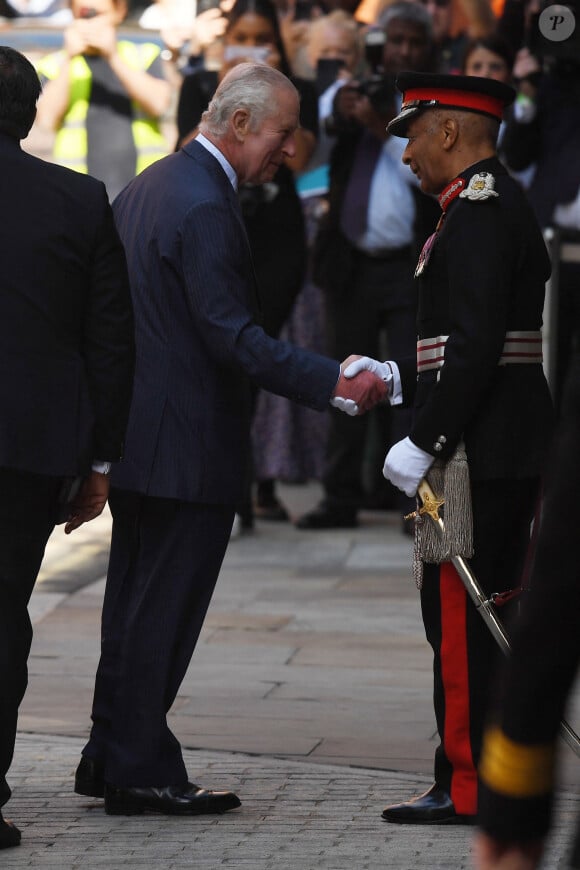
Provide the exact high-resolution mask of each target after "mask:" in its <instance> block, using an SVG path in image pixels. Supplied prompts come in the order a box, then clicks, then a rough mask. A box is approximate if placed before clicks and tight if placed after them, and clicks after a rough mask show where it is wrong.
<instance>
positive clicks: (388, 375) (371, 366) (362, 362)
mask: <svg viewBox="0 0 580 870" xmlns="http://www.w3.org/2000/svg"><path fill="white" fill-rule="evenodd" d="M348 359H352V357H349V358H348ZM346 362H347V363H348V360H346ZM365 369H366V371H367V372H371V373H372V374H373V375H376V376H377V377H379V378H381V380H383V381H384V382H385V384H386V385H387V393H390V392H391V385H392V382H393V369H392V368H391V364H390V363H389V362H388V361H385V362H379V361H378V360H376V359H372V357H370V356H359V357H357V358H355V360H354V362H351V363H349V364H348V365H347V366H346V368H345V370H344V376H345V378H354V377H356V375H358V374H359V373H360V372H362V371H365Z"/></svg>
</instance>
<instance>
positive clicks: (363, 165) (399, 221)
mask: <svg viewBox="0 0 580 870" xmlns="http://www.w3.org/2000/svg"><path fill="white" fill-rule="evenodd" d="M381 27H382V28H383V30H384V32H385V36H386V41H385V44H384V49H383V55H382V63H381V64H379V65H378V66H377V68H376V71H375V73H374V74H373V75H371V76H369V77H368V78H367V79H364V80H362V81H358V82H357V81H352V82H349V83H348V84H346V85H345V86H344V87H342V88H341V89H340V90H339V91H338V93H337V95H336V97H335V101H334V110H333V116H332V119H331V123H330V124H329V125H328V129H329V130H332V131H334V134H335V139H336V144H335V146H334V149H333V151H332V154H331V158H330V191H329V209H328V213H327V215H326V217H325V219H324V221H323V223H322V224H321V227H320V230H319V233H318V237H317V240H316V243H315V250H314V269H313V276H314V280H315V282H316V283H317V284H318V285H319V286H321V287H322V288H323V290H324V291H325V294H326V311H327V328H328V336H329V348H328V350H329V353H330V354H331V355H332V354H334V353H337V352H338V350H339V348H341V347H345V346H346V345H348V346H349V347H356V348H357V353H364V354H367V355H369V356H372V355H373V353H375V352H377V351H379V348H380V346H381V345H380V342H381V340H382V338H383V334H385V335H386V340H387V342H388V347H389V352H390V353H391V354H395V353H401V354H413V353H414V351H415V340H416V330H415V315H416V301H415V289H414V286H413V272H414V269H415V264H416V260H417V254H418V251H417V247H418V248H419V249H420V247H421V245H422V242H423V241H424V239H425V238H426V237H427V235H428V234H429V233H430V232H432V231H433V227H434V226H435V223H436V221H437V217H436V216H435V213H436V210H437V209H436V204H435V205H434V204H433V202H432V201H431V199H430V198H429V197H427V196H425V195H424V194H422V193H421V192H420V191H419V190H418V188H417V185H416V183H415V179H414V176H413V175H412V173H411V171H410V170H409V168H408V167H406V166H404V165H403V164H402V162H401V155H402V152H403V148H404V142H403V141H402V140H400V139H397V138H396V137H392V136H390V135H389V134H388V133H387V132H386V129H385V128H386V126H387V124H388V122H389V121H390V120H391V118H393V117H394V116H395V115H396V114H397V111H398V98H397V96H396V90H395V85H394V80H395V76H396V74H397V73H398V72H400V71H401V70H402V69H404V68H408V65H412V66H413V68H415V69H417V70H424V69H426V68H428V66H429V64H430V62H431V58H432V46H433V42H432V32H431V19H430V16H429V13H428V12H427V11H426V10H425V9H424V8H423V7H422V6H420V5H419V4H417V3H407V2H400V3H395V4H394V5H392V6H390V7H389V8H388V9H387V10H386V12H385V13H384V17H383V18H382V19H381ZM425 212H427V213H428V214H429V215H430V216H431V217H430V219H429V218H425V216H424V213H425ZM423 226H425V227H426V229H420V227H423ZM385 411H386V413H387V414H388V415H389V416H388V418H387V421H386V423H387V425H388V428H389V429H390V433H389V434H388V435H387V436H386V437H387V438H389V439H394V440H398V439H399V438H403V437H404V436H405V435H406V434H407V429H408V426H409V423H410V420H409V416H408V413H409V412H408V411H401V410H397V411H396V412H395V413H393V414H392V417H391V416H390V414H391V412H390V409H385ZM361 421H362V425H361ZM348 423H349V425H347V426H343V424H342V421H340V420H339V419H338V417H337V415H336V414H334V412H332V411H331V421H330V431H329V437H328V441H327V447H326V462H325V471H324V479H323V483H324V490H325V494H324V499H323V501H322V502H321V503H320V504H319V505H318V506H317V507H315V508H314V509H313V510H312V511H310V512H309V513H306V514H304V515H303V516H302V517H301V518H300V519H299V520H298V527H299V528H301V529H312V530H315V529H325V528H348V527H353V526H356V525H357V523H358V516H357V515H358V510H359V508H360V507H361V506H362V505H363V503H364V502H365V501H366V498H367V497H366V494H365V493H364V489H363V482H362V468H363V459H364V453H365V447H366V438H367V431H368V424H367V422H366V421H364V420H363V418H362V417H361V418H360V419H359V418H354V419H352V420H349V421H348ZM381 497H382V496H381ZM396 498H397V501H396V503H395V507H396V508H397V509H399V510H400V511H401V513H408V512H409V510H411V508H410V507H408V505H409V502H408V500H407V501H403V499H404V497H400V498H399V496H398V495H397V496H396ZM389 506H392V505H389ZM403 528H405V527H403Z"/></svg>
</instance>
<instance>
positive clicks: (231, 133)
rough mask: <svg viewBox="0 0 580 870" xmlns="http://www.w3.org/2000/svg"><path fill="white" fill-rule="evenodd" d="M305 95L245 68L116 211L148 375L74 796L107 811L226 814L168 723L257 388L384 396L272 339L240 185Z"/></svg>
mask: <svg viewBox="0 0 580 870" xmlns="http://www.w3.org/2000/svg"><path fill="white" fill-rule="evenodd" d="M298 109H299V104H298V95H297V92H296V90H295V89H294V87H293V85H292V84H291V83H290V82H289V80H288V79H287V78H285V77H284V76H283V75H281V74H280V73H278V72H277V71H276V70H273V69H271V68H270V67H268V66H266V65H261V64H241V65H239V66H238V67H236V68H235V69H234V70H232V71H231V72H230V73H229V74H228V75H227V76H226V77H225V78H224V80H223V81H222V83H221V85H220V86H219V88H218V89H217V91H216V93H215V96H214V98H213V100H212V102H211V104H210V106H209V108H208V110H207V111H206V112H205V114H204V115H203V118H202V123H201V125H200V133H199V135H198V137H197V139H195V140H194V141H192V142H190V143H189V144H188V145H186V146H185V147H184V148H183V149H182V150H181V151H179V152H178V153H176V154H173V155H171V156H169V157H167V158H165V159H163V160H161V161H159V162H158V163H156V164H154V166H152V167H151V168H149V169H148V170H146V171H145V172H144V173H142V174H141V175H140V176H139V177H138V178H136V179H135V180H134V181H132V182H131V183H130V184H129V185H128V187H126V188H125V190H124V191H123V192H122V193H121V194H120V196H119V197H118V198H117V200H116V201H115V203H114V212H115V218H116V222H117V227H118V230H119V233H120V235H121V238H122V240H123V242H124V244H125V249H126V252H127V259H128V263H129V274H130V282H131V289H132V297H133V305H134V310H135V321H136V342H137V366H136V375H135V387H134V395H133V404H132V409H131V413H130V419H129V427H128V432H127V442H126V450H125V457H124V460H123V462H122V463H121V465H120V467H119V468H118V469H116V470H115V471H114V473H113V476H112V487H111V496H110V504H111V510H112V514H113V537H112V546H111V558H110V565H109V572H108V577H107V587H106V593H105V602H104V608H103V630H102V650H101V660H100V664H99V668H98V672H97V677H96V685H95V696H94V703H93V711H92V719H93V727H92V731H91V736H90V740H89V742H88V744H87V745H86V747H85V748H84V750H83V757H82V759H81V762H80V764H79V767H78V769H77V773H76V778H75V789H76V791H77V792H78V793H80V794H88V795H92V796H95V797H100V796H104V798H105V810H106V812H107V813H109V814H121V815H131V814H137V813H142V812H144V811H147V810H157V811H161V812H165V813H171V814H187V815H197V814H201V813H223V812H225V811H226V810H229V809H233V808H235V807H238V806H239V805H240V801H239V799H238V798H237V796H236V795H235V794H233V793H232V792H215V791H208V790H206V789H203V788H200V787H199V786H197V785H193V784H192V783H191V782H190V781H189V778H188V774H187V771H186V769H185V764H184V761H183V757H182V753H181V747H180V745H179V742H178V740H177V739H176V737H175V736H174V735H173V734H172V732H171V731H170V729H169V727H168V725H167V720H166V715H167V712H168V710H169V709H170V707H171V705H172V703H173V701H174V699H175V696H176V693H177V691H178V689H179V686H180V684H181V682H182V680H183V677H184V675H185V672H186V670H187V667H188V665H189V662H190V659H191V656H192V654H193V650H194V647H195V644H196V642H197V638H198V636H199V632H200V630H201V627H202V624H203V621H204V618H205V614H206V611H207V608H208V606H209V602H210V599H211V596H212V593H213V589H214V586H215V583H216V580H217V576H218V573H219V570H220V567H221V564H222V560H223V557H224V554H225V550H226V546H227V543H228V540H229V535H230V531H231V527H232V522H233V518H234V506H235V504H236V503H237V502H239V500H240V497H241V495H242V487H243V481H244V473H245V469H244V464H245V461H246V457H247V456H248V449H247V448H248V439H249V424H250V406H251V401H250V398H251V396H250V387H251V383H252V382H253V383H254V384H256V385H257V386H259V387H262V388H264V389H267V390H271V391H272V392H275V393H278V394H280V395H284V396H287V397H288V398H291V399H293V400H294V401H297V402H301V403H303V404H305V405H308V406H310V407H312V408H316V409H319V410H323V409H324V408H325V407H327V406H328V403H329V401H333V403H334V404H335V405H338V406H341V407H342V408H343V410H347V412H349V413H351V412H357V411H360V412H362V411H364V410H367V409H368V408H369V407H371V406H372V405H373V404H374V403H376V402H377V401H379V400H381V399H382V398H383V397H384V396H385V394H386V386H385V384H384V382H383V381H381V380H380V379H379V378H377V377H376V376H375V375H371V374H370V373H369V372H364V373H362V375H363V377H362V378H357V379H356V380H355V381H353V382H350V381H349V380H347V379H345V378H344V376H343V375H342V368H343V367H344V365H345V364H344V363H343V365H342V366H341V365H339V364H338V363H337V362H335V361H334V360H331V359H328V358H325V357H322V356H319V355H318V354H314V353H310V352H306V351H304V350H300V349H298V348H296V347H294V346H293V345H291V344H288V343H284V342H280V341H275V340H273V339H271V338H269V337H268V336H267V335H266V334H265V332H264V331H263V330H262V328H261V327H260V326H259V325H258V324H257V318H258V315H259V305H260V303H259V292H258V288H257V287H256V285H255V279H254V273H253V268H252V259H251V254H250V249H249V246H248V240H247V237H246V234H245V230H244V226H243V223H242V218H241V214H240V209H239V205H238V200H237V196H236V188H237V185H238V184H239V183H242V182H253V183H262V182H265V181H268V180H270V179H271V178H272V177H273V175H274V173H275V172H276V170H277V168H278V167H279V166H280V164H281V163H282V162H283V161H284V159H285V158H286V157H291V156H292V155H293V154H294V149H295V145H294V132H295V130H296V127H297V125H298Z"/></svg>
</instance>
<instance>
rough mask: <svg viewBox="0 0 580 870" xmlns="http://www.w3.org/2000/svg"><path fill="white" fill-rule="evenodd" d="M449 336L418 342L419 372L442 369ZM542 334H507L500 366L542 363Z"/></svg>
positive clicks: (537, 332)
mask: <svg viewBox="0 0 580 870" xmlns="http://www.w3.org/2000/svg"><path fill="white" fill-rule="evenodd" d="M448 338H449V336H448V335H437V336H435V338H422V339H421V340H420V341H418V342H417V372H418V373H420V372H427V371H429V370H430V369H440V368H442V367H443V364H444V362H445V345H446V343H447V339H448ZM542 359H543V357H542V333H541V332H540V330H539V329H531V330H515V331H512V332H506V334H505V342H504V346H503V350H502V354H501V356H500V358H499V360H498V365H500V366H505V365H508V364H512V363H541V362H542Z"/></svg>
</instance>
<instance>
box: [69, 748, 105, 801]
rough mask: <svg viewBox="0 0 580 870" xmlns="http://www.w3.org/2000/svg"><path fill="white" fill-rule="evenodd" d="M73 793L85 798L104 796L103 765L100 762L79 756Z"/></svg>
mask: <svg viewBox="0 0 580 870" xmlns="http://www.w3.org/2000/svg"><path fill="white" fill-rule="evenodd" d="M75 792H76V793H77V794H84V795H86V796H87V797H96V798H102V797H104V796H105V765H104V764H103V763H102V762H101V761H95V760H94V759H93V758H87V756H86V755H82V756H81V760H80V762H79V766H78V767H77V769H76V773H75Z"/></svg>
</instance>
